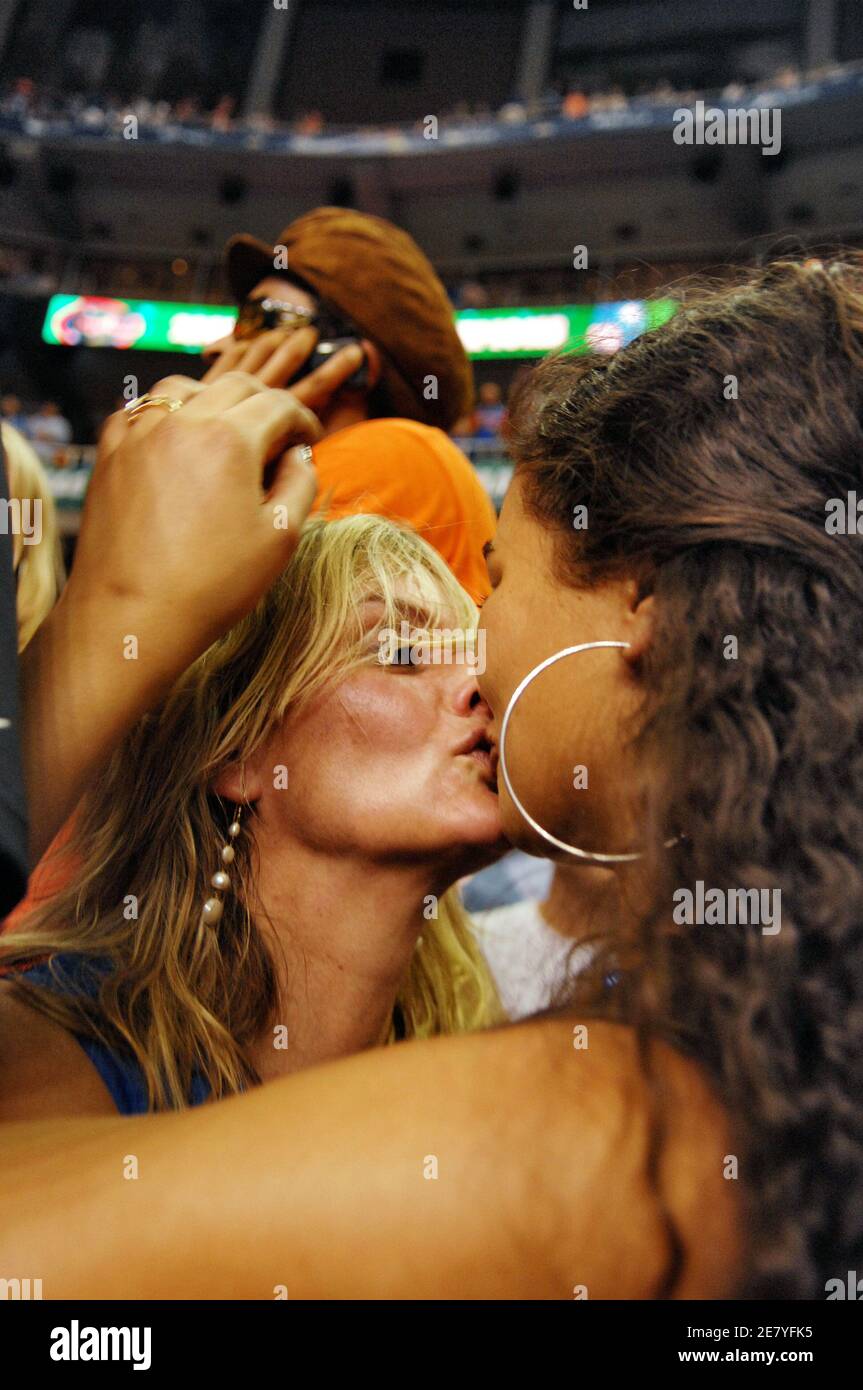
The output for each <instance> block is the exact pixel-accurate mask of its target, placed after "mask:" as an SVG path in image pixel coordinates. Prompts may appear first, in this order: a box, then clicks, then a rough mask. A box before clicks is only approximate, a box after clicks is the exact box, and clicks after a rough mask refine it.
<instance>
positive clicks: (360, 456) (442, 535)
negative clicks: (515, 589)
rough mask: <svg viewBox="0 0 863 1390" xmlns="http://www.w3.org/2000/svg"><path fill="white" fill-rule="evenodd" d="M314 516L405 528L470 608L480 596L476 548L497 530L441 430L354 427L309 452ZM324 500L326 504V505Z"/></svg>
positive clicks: (409, 424)
mask: <svg viewBox="0 0 863 1390" xmlns="http://www.w3.org/2000/svg"><path fill="white" fill-rule="evenodd" d="M314 456H315V466H316V468H317V473H318V479H319V486H318V495H317V497H316V498H315V503H314V510H315V511H317V510H319V509H320V508H321V507H323V506H325V505H326V510H327V515H328V516H331V517H333V518H335V517H339V516H353V515H356V514H357V513H359V512H371V513H373V514H375V515H377V516H388V517H391V518H392V519H393V520H394V521H406V522H408V523H409V524H410V525H411V526H412V527H413V528H414V530H415V531H418V532H419V534H420V535H421V536H422V537H423V539H424V540H426V541H428V543H429V545H433V546H434V548H435V550H437V551H438V552H439V554H440V555H441V556H442V557H443V559H444V560H445V561H446V563H447V564H448V565H449V567H450V569H451V570H452V572H453V574H454V575H455V577H456V579H457V580H458V581H459V583H460V584H461V586H462V588H463V589H466V590H467V592H468V593H469V594H470V596H471V598H472V599H473V600H474V602H479V601H481V600H482V599H484V598H485V597H486V595H487V594H488V576H487V574H486V565H485V560H484V558H483V553H482V548H483V546H484V545H485V543H486V541H489V540H491V538H492V536H493V535H494V533H495V529H496V526H497V518H496V516H495V511H494V507H493V506H492V504H491V501H490V500H489V497H488V494H487V492H486V491H485V488H484V487H483V485H482V483H481V482H480V480H479V476H478V475H477V473H476V471H475V469H474V468H473V467H472V465H471V463H470V462H469V460H468V459H467V458H466V457H465V455H464V454H463V453H462V452H461V450H460V449H459V448H457V446H456V445H455V444H454V443H453V442H452V440H451V439H450V438H449V436H448V435H446V434H444V432H443V430H439V429H435V428H434V427H433V426H432V425H421V424H419V422H418V421H416V420H402V419H386V420H362V421H361V422H360V423H359V424H357V425H349V426H348V427H347V429H343V430H338V431H337V433H336V434H332V435H330V436H329V437H328V438H327V439H323V440H322V441H321V442H320V444H316V445H315V446H314ZM328 495H329V500H327V498H328Z"/></svg>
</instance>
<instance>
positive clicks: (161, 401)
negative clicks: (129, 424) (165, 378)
mask: <svg viewBox="0 0 863 1390" xmlns="http://www.w3.org/2000/svg"><path fill="white" fill-rule="evenodd" d="M182 404H183V402H182V401H178V400H175V399H174V397H173V396H151V395H150V393H149V391H145V392H144V395H143V396H138V397H136V399H135V400H134V401H130V402H129V404H128V405H127V406H125V407H124V409H125V411H126V414H127V415H128V417H129V419H130V420H137V418H138V416H139V415H142V414H143V413H144V411H145V410H149V409H150V407H151V406H154V405H163V406H165V407H166V408H167V410H168V412H169V413H170V412H171V411H173V410H179V409H180V406H181V405H182Z"/></svg>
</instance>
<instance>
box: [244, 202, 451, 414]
mask: <svg viewBox="0 0 863 1390" xmlns="http://www.w3.org/2000/svg"><path fill="white" fill-rule="evenodd" d="M276 245H277V246H279V247H282V246H284V247H286V248H287V253H288V254H287V267H286V268H285V269H283V270H277V269H274V258H275V255H276V249H275V247H273V246H268V245H267V243H266V242H264V241H258V240H257V238H255V237H252V236H248V235H246V234H245V233H241V234H240V235H239V236H235V237H232V238H231V240H230V241H229V242H228V245H227V249H226V260H227V272H228V280H229V283H230V286H231V289H232V290H233V292H234V295H235V296H236V298H237V299H238V300H241V299H244V298H245V296H246V295H247V294H248V293H249V291H250V290H252V289H253V288H254V286H255V285H256V284H257V283H258V281H259V280H263V279H264V278H265V277H266V276H267V275H286V276H288V278H290V277H291V276H292V275H295V276H296V277H297V278H298V279H299V280H300V281H302V282H303V283H305V284H307V285H308V286H309V287H310V289H312V290H313V291H314V292H315V294H317V295H319V296H320V297H321V298H322V299H327V300H329V302H330V303H331V304H333V305H335V306H336V308H338V309H340V310H341V311H342V313H343V314H345V315H347V317H348V318H350V319H353V321H354V323H355V324H356V325H357V327H358V328H359V329H361V330H362V332H363V334H364V336H365V337H367V338H369V339H370V340H371V342H373V343H374V344H375V345H376V346H377V347H378V348H379V349H380V350H381V352H382V355H383V359H384V367H383V379H384V382H385V384H386V386H387V388H388V391H389V395H390V399H391V401H392V405H393V413H394V414H395V415H400V416H404V417H406V418H407V419H410V420H420V421H422V422H423V423H424V424H427V425H438V426H440V428H441V429H449V428H450V427H451V426H452V425H453V424H454V423H455V421H456V420H458V418H459V417H460V416H461V415H465V414H466V413H467V412H468V411H469V410H470V409H471V408H472V406H473V399H474V393H473V372H472V370H471V365H470V361H469V360H468V357H467V354H466V353H465V350H464V348H463V347H462V344H461V339H460V338H459V336H458V334H457V333H456V330H455V322H454V319H453V310H452V305H451V304H450V301H449V299H448V298H447V294H446V291H445V289H444V287H443V285H442V284H441V282H440V280H439V279H438V277H437V275H436V274H435V272H434V270H433V268H432V265H431V263H430V261H429V260H428V258H427V257H426V256H425V255H424V254H423V252H422V251H421V250H420V248H419V247H418V246H417V244H416V242H415V241H414V239H413V237H411V236H408V234H407V232H403V231H402V230H401V228H399V227H396V226H394V225H393V223H392V222H387V221H385V219H384V218H382V217H372V216H371V215H370V214H369V213H364V212H354V211H352V210H351V209H348V208H315V210H314V211H313V212H307V213H306V214H305V215H304V216H303V217H298V218H297V220H296V221H295V222H291V224H290V225H289V226H288V227H286V228H285V230H284V231H283V232H282V234H281V236H280V238H279V240H278V242H277V243H276ZM428 377H435V378H436V389H428V388H429V383H428V381H427V378H428ZM431 385H432V387H433V388H434V385H435V384H434V383H432V384H431ZM427 395H431V396H432V399H431V400H427V399H426V396H427ZM435 396H436V397H437V398H436V399H434V397H435Z"/></svg>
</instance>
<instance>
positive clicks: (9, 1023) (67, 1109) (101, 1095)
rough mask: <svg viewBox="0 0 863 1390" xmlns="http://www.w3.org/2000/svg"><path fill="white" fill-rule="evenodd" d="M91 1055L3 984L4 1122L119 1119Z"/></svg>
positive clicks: (0, 1110)
mask: <svg viewBox="0 0 863 1390" xmlns="http://www.w3.org/2000/svg"><path fill="white" fill-rule="evenodd" d="M116 1113H117V1111H116V1106H115V1105H114V1102H113V1101H112V1099H111V1096H110V1095H109V1093H108V1090H107V1088H106V1087H105V1085H104V1082H103V1081H102V1079H101V1077H100V1076H99V1074H98V1072H97V1071H96V1069H95V1067H94V1066H93V1064H92V1063H91V1062H90V1060H89V1058H88V1057H87V1054H86V1053H85V1052H84V1050H83V1049H82V1048H81V1047H80V1045H79V1044H78V1043H77V1042H76V1041H75V1039H74V1038H73V1037H72V1035H71V1033H69V1032H67V1030H66V1029H65V1028H62V1027H61V1026H60V1024H59V1023H55V1022H54V1021H53V1020H52V1019H50V1018H47V1017H46V1016H45V1015H44V1014H42V1013H40V1012H39V1011H38V1010H37V1009H33V1008H30V1007H29V1005H28V1004H26V1003H25V1002H24V1001H23V999H21V998H20V997H19V996H18V993H17V992H16V990H15V989H14V986H13V985H12V984H11V983H10V982H9V981H8V980H0V1122H2V1121H4V1120H43V1119H44V1120H50V1119H64V1118H67V1117H69V1116H73V1115H80V1116H85V1115H116Z"/></svg>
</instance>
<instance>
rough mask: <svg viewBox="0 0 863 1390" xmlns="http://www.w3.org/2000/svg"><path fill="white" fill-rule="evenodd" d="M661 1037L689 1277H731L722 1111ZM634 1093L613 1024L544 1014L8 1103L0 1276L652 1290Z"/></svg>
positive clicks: (651, 1239) (200, 1292) (61, 1285)
mask: <svg viewBox="0 0 863 1390" xmlns="http://www.w3.org/2000/svg"><path fill="white" fill-rule="evenodd" d="M660 1061H661V1067H662V1074H663V1078H664V1080H663V1083H662V1084H663V1085H666V1086H667V1087H668V1089H669V1096H670V1098H671V1101H672V1105H671V1111H672V1114H673V1115H676V1116H678V1117H679V1120H678V1121H675V1122H674V1124H673V1125H672V1130H671V1133H670V1136H669V1142H668V1146H667V1150H666V1153H667V1157H666V1160H665V1164H664V1181H665V1185H666V1187H667V1188H668V1201H669V1203H670V1207H671V1210H672V1212H673V1214H674V1216H675V1218H676V1219H677V1221H678V1222H679V1224H680V1226H681V1229H682V1231H683V1232H684V1234H685V1235H686V1236H687V1238H688V1237H689V1236H691V1248H690V1249H689V1251H688V1253H687V1256H686V1260H685V1264H684V1278H683V1282H682V1284H681V1290H682V1291H683V1292H684V1293H686V1294H688V1296H695V1297H709V1296H721V1295H722V1293H723V1292H725V1291H726V1289H727V1286H728V1285H729V1284H730V1283H731V1282H733V1279H734V1277H735V1276H736V1274H737V1273H739V1270H738V1267H737V1263H736V1262H737V1259H738V1252H737V1248H736V1244H735V1238H734V1236H733V1231H734V1227H735V1207H734V1197H733V1194H732V1193H731V1192H730V1190H729V1189H730V1188H731V1187H733V1184H731V1183H727V1182H724V1180H723V1177H722V1159H723V1155H724V1154H725V1153H726V1152H727V1142H728V1141H727V1139H726V1138H725V1135H724V1125H723V1122H722V1117H721V1113H720V1112H719V1110H718V1107H717V1106H716V1105H715V1104H714V1103H713V1102H712V1101H711V1100H710V1098H709V1096H708V1095H707V1092H706V1089H705V1088H704V1086H703V1085H702V1084H701V1083H700V1081H699V1080H698V1078H697V1075H696V1074H695V1073H694V1072H693V1071H692V1070H691V1068H689V1067H688V1066H687V1065H686V1064H684V1063H682V1062H680V1061H679V1060H677V1059H675V1058H674V1057H673V1056H672V1054H670V1053H668V1052H667V1050H663V1051H662V1054H661V1059H660ZM645 1095H646V1091H645V1086H644V1083H643V1081H642V1080H641V1078H640V1074H639V1072H638V1067H637V1061H636V1059H635V1049H634V1046H633V1044H632V1041H631V1038H630V1037H629V1035H628V1034H627V1032H626V1031H625V1030H623V1029H621V1028H615V1027H612V1026H611V1025H603V1024H599V1023H594V1024H591V1025H590V1032H589V1046H588V1047H587V1049H586V1050H583V1049H575V1048H574V1047H573V1026H572V1024H571V1023H569V1022H566V1021H560V1020H554V1021H537V1022H531V1023H529V1024H525V1025H521V1026H518V1027H512V1028H506V1029H501V1030H498V1031H495V1032H492V1033H486V1034H480V1035H473V1036H469V1037H460V1038H452V1037H450V1038H440V1039H435V1040H432V1041H428V1042H421V1043H408V1044H403V1045H399V1046H396V1047H394V1048H391V1049H380V1050H376V1051H374V1052H369V1053H364V1054H361V1055H359V1056H355V1057H351V1058H349V1059H346V1060H343V1061H339V1062H337V1063H334V1064H331V1065H327V1066H325V1067H320V1068H314V1069H311V1070H309V1071H306V1072H302V1073H299V1074H297V1075H296V1076H294V1077H290V1078H288V1079H286V1080H285V1081H280V1082H275V1083H272V1084H270V1085H267V1086H264V1087H260V1088H258V1089H256V1090H255V1091H253V1092H251V1093H249V1094H247V1095H245V1096H241V1097H237V1098H234V1099H232V1100H229V1101H225V1102H223V1103H221V1104H216V1105H210V1106H206V1107H204V1108H203V1109H201V1110H197V1111H186V1112H183V1113H182V1114H179V1115H169V1116H157V1117H144V1118H141V1119H134V1120H114V1119H105V1120H91V1121H88V1122H79V1121H61V1122H54V1123H51V1124H44V1125H25V1124H18V1125H6V1126H4V1127H3V1128H2V1129H0V1165H2V1168H3V1171H4V1174H5V1181H4V1185H3V1191H2V1194H0V1232H3V1235H2V1236H0V1277H2V1276H3V1275H8V1274H9V1272H10V1271H12V1272H14V1271H16V1270H18V1271H20V1270H25V1269H26V1270H30V1271H38V1272H39V1275H40V1277H41V1278H42V1280H43V1291H44V1296H45V1297H46V1298H78V1297H82V1298H172V1299H173V1298H181V1299H185V1298H251V1299H258V1298H260V1299H272V1298H274V1297H276V1296H277V1294H278V1292H279V1290H280V1289H281V1288H285V1289H286V1290H287V1294H288V1296H289V1297H290V1298H407V1299H413V1298H419V1299H429V1298H432V1299H433V1298H468V1299H472V1298H493V1299H506V1298H561V1299H571V1298H573V1297H576V1296H581V1297H583V1296H584V1294H583V1293H582V1292H581V1290H582V1289H586V1291H587V1294H588V1296H589V1297H590V1298H594V1299H595V1298H640V1297H653V1296H656V1294H657V1292H659V1291H660V1290H661V1287H662V1283H663V1279H664V1277H665V1274H666V1273H667V1270H668V1267H669V1244H668V1240H667V1235H666V1229H665V1226H664V1223H663V1219H662V1216H661V1212H660V1208H659V1205H658V1203H657V1200H656V1196H655V1194H654V1193H653V1192H652V1190H651V1188H650V1185H649V1183H648V1181H647V1177H646V1166H645V1159H646V1153H647V1133H648V1130H647V1110H646V1103H645ZM133 1160H134V1162H135V1163H136V1164H137V1174H138V1175H137V1177H135V1178H129V1177H126V1176H124V1174H125V1173H126V1172H129V1171H133V1167H132V1163H133ZM13 1194H14V1199H13Z"/></svg>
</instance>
